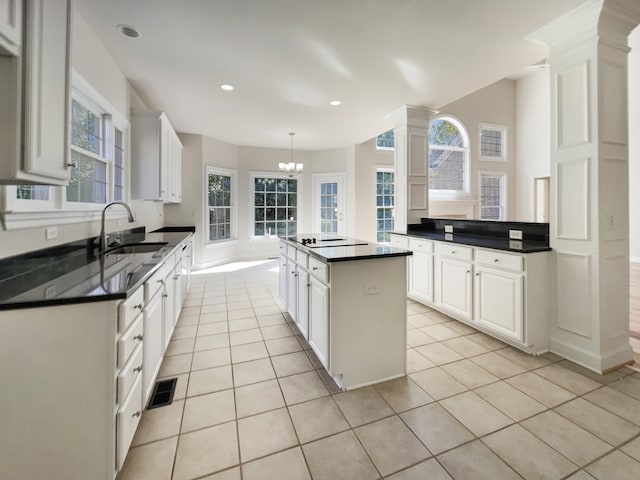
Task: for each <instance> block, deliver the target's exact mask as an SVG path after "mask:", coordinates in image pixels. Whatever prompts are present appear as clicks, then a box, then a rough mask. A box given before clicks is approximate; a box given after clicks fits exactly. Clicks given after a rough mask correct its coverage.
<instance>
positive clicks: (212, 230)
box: [207, 170, 233, 242]
mask: <svg viewBox="0 0 640 480" xmlns="http://www.w3.org/2000/svg"><path fill="white" fill-rule="evenodd" d="M232 194H233V177H232V175H231V174H230V173H229V174H223V173H220V172H216V171H214V170H210V171H209V172H208V175H207V205H208V208H209V216H208V221H209V241H210V242H217V241H220V240H229V239H231V238H232V226H233V196H232Z"/></svg>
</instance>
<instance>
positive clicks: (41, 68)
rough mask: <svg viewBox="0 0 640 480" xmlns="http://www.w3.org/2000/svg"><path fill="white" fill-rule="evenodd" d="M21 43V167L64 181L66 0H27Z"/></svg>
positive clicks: (66, 171) (68, 11)
mask: <svg viewBox="0 0 640 480" xmlns="http://www.w3.org/2000/svg"><path fill="white" fill-rule="evenodd" d="M24 14H25V16H26V19H27V22H26V25H27V27H26V28H27V35H26V36H25V45H24V61H25V68H24V73H25V76H24V92H23V94H24V123H23V128H24V131H23V154H24V157H23V170H24V171H25V172H26V173H28V174H32V175H37V176H39V177H43V179H48V181H47V182H46V183H49V184H51V185H64V184H66V183H68V181H69V175H70V169H69V166H68V164H69V158H68V152H69V86H70V85H69V77H70V75H69V72H70V70H69V65H70V58H69V51H70V49H69V37H70V23H71V22H70V15H71V7H70V2H69V0H47V1H43V0H27V1H26V2H25V11H24Z"/></svg>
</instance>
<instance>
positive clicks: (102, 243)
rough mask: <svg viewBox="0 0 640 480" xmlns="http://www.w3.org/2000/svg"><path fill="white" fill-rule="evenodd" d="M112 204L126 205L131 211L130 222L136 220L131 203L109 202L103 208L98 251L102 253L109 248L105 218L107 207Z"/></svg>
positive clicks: (128, 210) (129, 211)
mask: <svg viewBox="0 0 640 480" xmlns="http://www.w3.org/2000/svg"><path fill="white" fill-rule="evenodd" d="M111 205H122V206H123V207H125V208H126V209H127V212H128V213H129V222H135V219H134V218H133V213H132V212H131V208H130V207H129V205H127V204H126V203H124V202H111V203H107V204H106V205H105V206H104V208H103V209H102V224H101V227H100V238H99V239H98V253H102V252H104V251H105V250H106V249H107V232H106V231H105V228H104V219H105V214H106V213H107V209H108V208H109V207H110V206H111Z"/></svg>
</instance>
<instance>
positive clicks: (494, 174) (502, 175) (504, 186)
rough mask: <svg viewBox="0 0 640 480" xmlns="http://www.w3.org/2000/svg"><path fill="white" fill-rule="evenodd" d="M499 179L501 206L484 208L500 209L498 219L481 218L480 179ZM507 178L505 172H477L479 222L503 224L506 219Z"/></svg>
mask: <svg viewBox="0 0 640 480" xmlns="http://www.w3.org/2000/svg"><path fill="white" fill-rule="evenodd" d="M484 176H488V177H500V203H501V205H491V206H489V207H485V208H495V207H498V208H500V218H498V219H497V220H496V219H493V218H483V217H482V208H483V206H482V177H484ZM508 176H509V174H508V173H507V172H505V171H502V170H500V171H497V170H493V171H492V170H482V171H480V172H478V218H479V219H480V220H488V221H495V222H504V221H505V219H506V218H507V185H508Z"/></svg>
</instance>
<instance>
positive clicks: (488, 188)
mask: <svg viewBox="0 0 640 480" xmlns="http://www.w3.org/2000/svg"><path fill="white" fill-rule="evenodd" d="M506 177H507V175H506V173H480V218H481V219H482V220H504V218H505V208H504V206H505V196H506V195H505V185H506Z"/></svg>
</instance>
